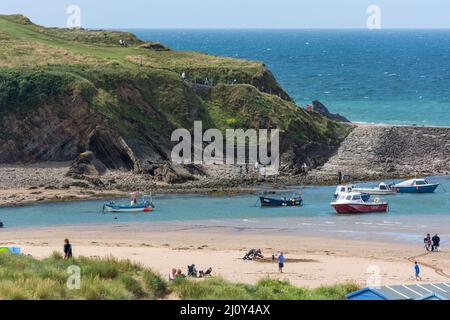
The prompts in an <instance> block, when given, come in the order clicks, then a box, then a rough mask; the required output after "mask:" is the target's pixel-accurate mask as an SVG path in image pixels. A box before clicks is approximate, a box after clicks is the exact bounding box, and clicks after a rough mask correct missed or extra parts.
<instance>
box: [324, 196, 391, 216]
mask: <svg viewBox="0 0 450 320" xmlns="http://www.w3.org/2000/svg"><path fill="white" fill-rule="evenodd" d="M362 196H363V194H361V193H359V192H350V193H345V194H344V193H343V194H340V195H339V196H338V198H337V199H336V200H335V201H333V202H332V203H331V204H330V205H331V206H332V207H333V208H334V209H335V210H336V212H337V213H372V212H388V210H389V204H388V203H387V202H386V201H383V200H382V199H380V198H375V199H374V200H373V201H371V200H370V196H369V199H368V200H364V199H363V197H362Z"/></svg>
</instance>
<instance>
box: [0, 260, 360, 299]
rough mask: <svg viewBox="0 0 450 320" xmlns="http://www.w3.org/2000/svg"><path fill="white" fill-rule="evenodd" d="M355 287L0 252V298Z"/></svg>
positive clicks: (249, 294) (262, 293) (295, 295)
mask: <svg viewBox="0 0 450 320" xmlns="http://www.w3.org/2000/svg"><path fill="white" fill-rule="evenodd" d="M73 265H76V266H78V267H80V269H81V282H80V284H81V287H80V289H78V290H70V289H68V287H67V280H68V277H69V276H70V275H69V274H68V273H67V268H68V267H69V266H73ZM356 289H357V286H356V285H353V284H346V285H336V286H331V287H321V288H318V289H302V288H297V287H294V286H292V285H290V284H289V283H287V282H283V281H277V280H270V279H264V280H261V281H259V282H258V283H257V284H256V285H246V284H233V283H230V282H227V281H225V280H223V279H221V278H214V277H212V278H207V279H195V280H189V279H183V280H177V281H175V282H174V283H171V284H169V283H168V282H167V281H166V280H164V279H163V278H162V277H161V276H160V275H158V274H156V273H154V272H153V271H151V270H150V269H147V268H144V267H143V266H141V265H139V264H136V263H132V262H130V261H129V260H117V259H114V258H105V259H94V258H85V257H80V258H76V259H69V260H64V259H62V257H61V255H59V254H57V253H54V254H53V255H52V256H51V257H49V258H47V259H44V260H36V259H34V258H32V257H29V256H25V255H13V254H10V253H0V299H12V300H24V299H32V300H41V299H46V300H48V299H51V300H61V299H88V300H116V299H169V298H177V297H178V298H181V299H187V300H206V299H209V300H216V299H225V300H229V299H242V300H245V299H256V300H265V299H267V300H276V299H279V300H318V299H320V300H339V299H344V298H345V295H346V294H347V293H349V292H351V291H354V290H356Z"/></svg>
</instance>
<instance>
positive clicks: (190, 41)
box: [128, 29, 450, 126]
mask: <svg viewBox="0 0 450 320" xmlns="http://www.w3.org/2000/svg"><path fill="white" fill-rule="evenodd" d="M128 31H131V32H134V33H136V34H137V35H138V36H139V37H140V38H142V39H144V40H152V41H161V42H162V43H164V44H166V45H168V46H169V47H171V48H172V49H176V50H196V51H202V52H205V53H209V54H213V55H219V56H227V57H234V58H240V59H249V60H258V61H262V62H264V63H266V64H267V66H268V67H269V68H270V69H271V70H272V71H273V72H274V74H275V76H276V78H277V79H278V81H279V83H280V84H281V85H282V86H283V87H284V88H285V89H286V90H287V91H288V93H289V94H290V95H291V97H293V98H294V99H295V101H296V102H297V103H298V104H299V105H301V106H305V105H306V104H308V103H310V102H311V101H312V100H314V99H318V100H320V101H322V102H323V103H324V104H325V105H326V106H327V107H328V108H329V109H330V110H331V111H332V112H338V113H341V114H342V115H344V116H346V117H347V118H349V119H350V120H352V121H357V122H368V123H389V124H417V125H440V126H450V30H376V31H374V30H283V29H280V30H256V29H255V30H233V29H231V30H199V29H194V30H186V29H184V30H176V29H170V30H166V29H157V30H142V29H133V30H128Z"/></svg>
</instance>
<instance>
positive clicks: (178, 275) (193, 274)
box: [169, 264, 212, 281]
mask: <svg viewBox="0 0 450 320" xmlns="http://www.w3.org/2000/svg"><path fill="white" fill-rule="evenodd" d="M211 273H212V268H211V267H210V268H208V269H207V270H205V271H203V270H200V271H197V268H196V267H195V264H192V265H189V266H188V272H187V275H186V274H184V273H183V272H182V271H181V269H178V270H177V269H175V268H174V269H172V271H170V272H169V281H175V280H179V279H185V278H186V277H190V278H204V277H207V276H210V275H211Z"/></svg>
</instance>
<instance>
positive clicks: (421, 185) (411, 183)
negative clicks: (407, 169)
mask: <svg viewBox="0 0 450 320" xmlns="http://www.w3.org/2000/svg"><path fill="white" fill-rule="evenodd" d="M438 186H439V183H430V182H428V180H427V179H410V180H406V181H403V182H401V183H398V184H394V185H393V186H392V190H393V191H395V192H398V193H433V192H434V191H435V190H436V188H437V187H438Z"/></svg>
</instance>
